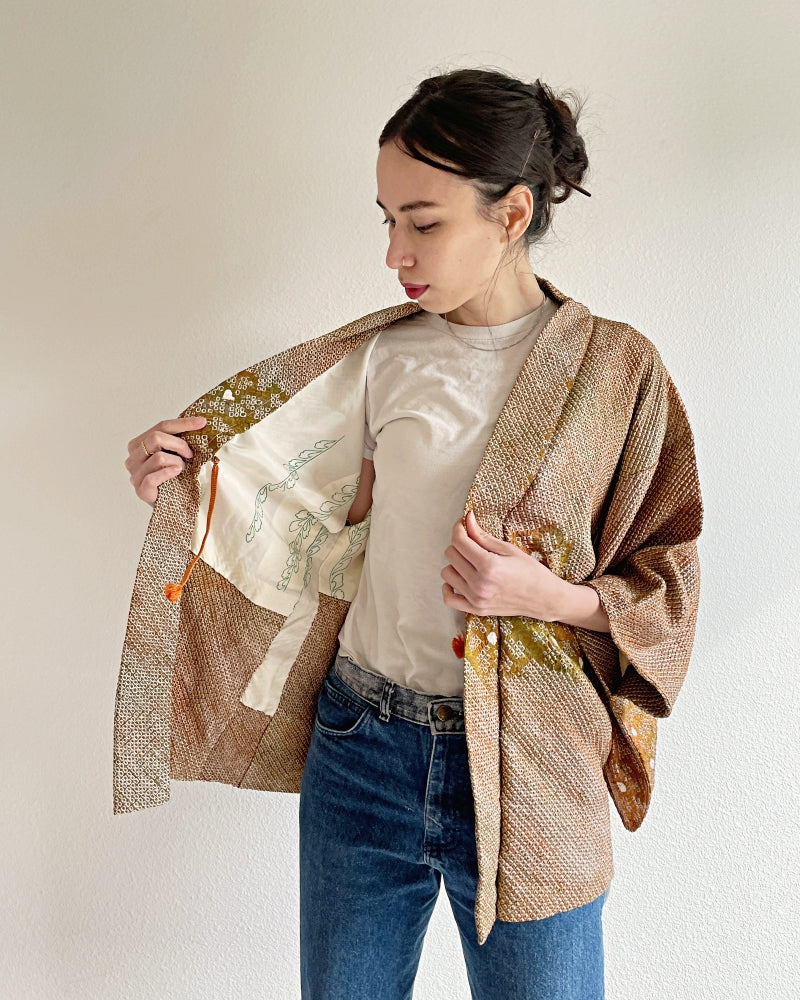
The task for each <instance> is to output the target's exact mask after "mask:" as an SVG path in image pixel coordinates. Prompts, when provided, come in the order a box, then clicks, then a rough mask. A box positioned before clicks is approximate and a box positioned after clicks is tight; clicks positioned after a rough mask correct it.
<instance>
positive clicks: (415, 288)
mask: <svg viewBox="0 0 800 1000" xmlns="http://www.w3.org/2000/svg"><path fill="white" fill-rule="evenodd" d="M403 288H405V290H406V295H407V296H408V297H409V298H410V299H418V298H419V297H420V295H422V293H423V292H426V291H427V290H428V289H429V288H430V285H406V284H405V283H404V284H403Z"/></svg>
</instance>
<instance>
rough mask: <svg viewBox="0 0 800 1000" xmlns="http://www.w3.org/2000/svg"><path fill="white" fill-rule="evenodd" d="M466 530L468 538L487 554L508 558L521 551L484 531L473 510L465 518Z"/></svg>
mask: <svg viewBox="0 0 800 1000" xmlns="http://www.w3.org/2000/svg"><path fill="white" fill-rule="evenodd" d="M464 528H465V532H466V534H467V536H468V537H469V538H470V539H472V540H473V541H474V542H475V543H476V544H478V545H480V547H481V548H482V549H485V550H486V551H487V552H494V553H495V554H497V555H504V556H507V555H511V554H513V553H516V552H518V551H519V550H518V549H517V547H516V546H515V545H512V544H511V543H510V542H505V541H503V540H502V539H501V538H495V537H494V535H491V534H489V532H488V531H484V530H483V528H482V527H481V526H480V525H479V524H478V521H477V518H476V517H475V514H474V513H473V511H471V510H469V511H467V516H466V517H465V518H464Z"/></svg>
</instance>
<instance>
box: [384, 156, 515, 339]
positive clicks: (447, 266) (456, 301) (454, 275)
mask: <svg viewBox="0 0 800 1000" xmlns="http://www.w3.org/2000/svg"><path fill="white" fill-rule="evenodd" d="M377 179H378V199H377V200H378V204H379V205H380V206H381V208H382V209H383V211H384V214H385V216H386V224H387V227H388V230H389V249H388V251H387V254H386V264H387V266H388V267H391V268H393V269H394V270H396V271H397V277H398V280H399V281H400V283H401V284H402V285H403V286H404V287H405V288H406V292H407V294H408V295H409V297H410V298H412V299H416V300H418V301H419V304H420V306H422V308H423V309H425V310H427V311H428V312H436V313H447V314H448V318H449V319H451V320H452V321H453V322H457V323H465V324H467V325H472V326H482V325H484V324H486V323H487V322H489V321H490V320H488V319H487V315H488V314H487V305H488V303H489V300H490V299H491V300H492V302H493V304H494V303H495V301H496V299H497V296H498V295H499V298H500V299H502V298H503V297H504V296H503V288H502V285H503V280H504V279H505V277H506V274H505V273H504V272H507V271H509V270H512V271H513V268H512V269H509V268H501V269H500V270H499V271H498V273H497V274H495V272H496V271H497V268H498V264H499V263H500V261H501V259H502V257H503V255H504V252H505V251H506V247H507V243H508V232H507V231H506V229H505V227H504V226H503V225H498V224H497V223H494V222H490V221H488V220H487V219H485V218H484V217H483V216H482V215H480V214H479V212H478V203H477V192H476V191H475V188H474V187H473V186H472V184H470V182H469V181H466V180H464V179H462V178H460V177H457V176H456V175H455V174H451V173H448V172H447V171H446V170H438V169H437V168H436V167H431V166H429V165H428V164H427V163H422V162H421V161H420V160H415V159H414V158H413V157H411V156H409V155H408V154H407V153H404V152H403V151H402V150H401V149H400V147H399V146H397V144H396V143H395V142H387V143H385V144H384V145H383V146H382V147H381V149H380V152H379V153H378V165H377ZM493 278H494V280H493ZM492 311H494V309H493V310H492Z"/></svg>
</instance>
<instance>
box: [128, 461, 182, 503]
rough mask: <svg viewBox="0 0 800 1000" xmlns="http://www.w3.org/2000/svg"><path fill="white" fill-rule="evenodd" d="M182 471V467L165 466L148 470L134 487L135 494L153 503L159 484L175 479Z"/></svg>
mask: <svg viewBox="0 0 800 1000" xmlns="http://www.w3.org/2000/svg"><path fill="white" fill-rule="evenodd" d="M182 471H183V469H182V468H176V467H175V466H165V467H164V468H161V469H156V470H155V471H154V472H148V474H147V475H146V476H144V477H143V479H142V480H141V482H140V483H139V485H138V486H137V487H136V495H137V496H138V497H139V498H140V499H142V500H146V501H147V503H155V500H156V497H157V496H158V488H159V486H161V485H162V483H166V482H167V480H169V479H175V478H176V477H177V476H179V475H180V474H181V472H182Z"/></svg>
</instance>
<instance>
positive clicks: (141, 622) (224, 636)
mask: <svg viewBox="0 0 800 1000" xmlns="http://www.w3.org/2000/svg"><path fill="white" fill-rule="evenodd" d="M539 282H540V284H541V286H542V287H543V289H544V290H545V292H546V293H547V294H548V295H549V296H550V297H551V298H553V299H554V300H555V302H556V304H557V306H558V308H557V311H556V313H555V315H554V316H553V318H552V319H551V320H550V322H549V323H548V324H547V325H546V326H545V328H544V330H543V331H542V333H541V335H540V337H539V339H538V341H537V342H536V344H535V346H534V348H533V350H532V351H531V353H530V355H529V356H528V358H527V359H526V361H525V363H524V364H523V366H522V369H521V371H520V373H519V375H518V377H517V380H516V382H515V384H514V386H513V388H512V390H511V392H510V395H509V397H508V400H507V402H506V404H505V406H504V407H503V409H502V411H501V413H500V416H499V418H498V421H497V423H496V425H495V428H494V431H493V433H492V435H491V438H490V440H489V443H488V445H487V448H486V451H485V453H484V456H483V459H482V461H481V464H480V466H479V468H478V470H477V473H476V475H475V478H474V480H473V483H472V487H471V489H470V491H469V494H468V496H467V497H466V498H465V505H464V509H465V511H466V510H469V509H472V510H473V511H474V512H475V515H476V517H477V520H478V522H479V524H480V525H481V526H482V527H483V528H484V529H485V530H486V531H489V532H491V533H492V534H493V535H495V536H496V537H498V538H503V539H505V540H507V541H510V542H512V543H513V544H516V545H518V546H519V547H520V548H522V549H523V550H524V551H526V552H528V553H530V554H531V557H532V558H537V559H540V560H542V561H543V562H544V563H545V564H546V565H547V566H548V567H549V568H550V569H551V570H552V571H553V572H555V573H556V574H558V575H559V576H560V577H562V578H563V579H566V580H569V581H570V582H572V583H576V584H578V583H579V584H585V585H587V586H591V587H594V588H595V589H596V590H597V591H598V593H599V595H600V598H601V601H602V603H603V606H604V607H605V609H606V611H607V613H608V616H609V620H610V623H611V633H610V634H605V633H598V632H592V631H589V630H586V629H580V628H572V627H569V626H565V625H562V624H560V623H557V622H554V623H550V622H543V621H538V620H536V619H532V618H523V617H477V616H473V615H468V616H467V623H466V626H467V627H466V634H465V637H464V638H465V644H464V707H465V718H466V731H467V744H468V750H469V763H470V774H471V779H472V786H473V794H474V797H475V823H476V839H477V847H478V866H479V882H478V893H477V898H476V901H475V920H476V927H477V931H478V938H479V940H480V941H481V942H483V941H485V940H486V938H487V936H488V934H489V931H490V930H491V927H492V924H493V922H494V920H495V919H501V920H510V921H520V920H529V919H538V918H542V917H546V916H550V915H551V914H553V913H557V912H561V911H564V910H567V909H571V908H574V907H577V906H580V905H582V904H584V903H586V902H589V901H590V900H592V899H595V898H596V897H597V896H599V895H600V894H601V893H602V892H604V891H605V890H606V889H607V887H608V884H609V882H610V879H611V876H612V871H613V868H612V856H611V841H610V828H609V812H608V809H609V807H608V793H607V792H608V791H610V793H611V796H612V798H613V800H614V802H615V804H616V806H617V809H618V811H619V812H620V815H621V816H622V818H623V821H624V822H625V824H626V826H628V828H629V829H635V828H636V827H637V826H638V825H639V824H640V823H641V821H642V819H643V818H644V815H645V813H646V811H647V807H648V804H649V801H650V796H651V793H652V787H653V779H654V766H655V737H656V718H657V717H659V716H666V715H668V714H669V712H670V711H671V709H672V706H673V704H674V701H675V698H676V696H677V694H678V690H679V688H680V686H681V683H682V681H683V677H684V675H685V672H686V669H687V667H688V663H689V658H690V654H691V648H692V643H693V639H694V631H695V623H696V617H697V607H698V594H699V583H700V573H699V565H698V559H697V549H696V540H697V537H698V535H699V533H700V530H701V525H702V501H701V496H700V489H699V483H698V477H697V469H696V463H695V457H694V443H693V438H692V432H691V429H690V427H689V423H688V419H687V416H686V412H685V409H684V406H683V404H682V402H681V399H680V397H679V395H678V393H677V390H676V389H675V386H674V385H673V383H672V381H671V379H670V377H669V374H668V373H667V371H666V369H665V367H664V365H663V362H662V361H661V358H660V357H659V354H658V352H657V350H656V349H655V347H654V346H653V344H652V343H651V342H650V341H649V340H648V339H647V338H646V337H644V336H643V335H642V334H640V333H638V332H637V331H636V330H634V329H633V328H631V327H630V326H627V325H626V324H624V323H620V322H616V321H612V320H606V319H601V318H598V317H595V316H593V315H592V314H591V313H590V312H589V310H588V309H587V308H586V307H585V306H583V305H581V304H580V303H578V302H576V301H574V300H573V299H570V298H569V297H567V296H565V295H563V294H562V293H561V292H559V291H558V290H557V289H556V288H554V287H553V286H552V285H551V284H550V283H549V282H547V281H544V280H543V279H539ZM418 309H419V306H417V305H416V304H414V303H406V304H403V305H400V306H395V307H391V308H388V309H385V310H382V311H380V312H377V313H373V314H371V315H368V316H365V317H363V318H361V319H359V320H356V321H354V322H352V323H349V324H347V325H346V326H344V327H341V328H340V329H338V330H335V331H333V332H331V333H329V334H326V335H325V336H323V337H319V338H317V339H315V340H312V341H308V342H306V343H303V344H300V345H298V346H297V347H292V348H290V349H288V350H286V351H284V352H282V353H281V354H278V355H276V356H275V357H273V358H270V359H268V360H266V361H263V362H261V363H260V364H257V365H254V366H253V367H251V368H248V369H246V370H245V371H242V372H239V373H238V374H237V375H235V376H233V377H232V378H230V379H228V380H226V381H225V382H223V383H221V384H220V385H218V386H217V387H216V388H214V389H213V390H211V391H210V392H209V393H207V394H206V395H204V396H202V397H201V398H200V399H199V400H197V402H195V403H194V404H193V405H192V406H190V407H189V408H188V409H187V410H185V411H184V415H190V414H202V415H203V416H205V417H207V418H208V421H209V423H208V424H207V425H206V427H205V428H203V430H202V431H201V432H199V433H197V434H193V435H191V437H190V440H191V445H192V449H193V451H194V458H193V460H192V463H191V465H190V467H189V468H188V469H187V471H186V472H185V473H184V474H183V475H181V476H179V477H178V478H177V479H174V480H171V481H169V482H168V483H165V484H164V485H163V486H161V487H160V489H159V498H158V500H157V502H156V505H155V508H154V511H153V515H152V518H151V521H150V525H149V528H148V531H147V536H146V539H145V543H144V548H143V551H142V556H141V560H140V564H139V569H138V572H137V577H136V583H135V586H134V593H133V599H132V602H131V610H130V617H129V622H128V628H127V633H126V637H125V644H124V649H123V656H122V667H121V671H120V677H119V683H118V689H117V702H116V713H115V771H114V810H115V812H120V813H121V812H129V811H132V810H135V809H141V808H145V807H147V806H152V805H157V804H160V803H163V802H165V801H166V800H167V799H168V798H169V782H170V778H177V779H200V780H211V781H222V782H228V783H230V784H233V785H238V786H240V787H243V788H253V789H270V790H273V791H288V792H297V791H298V790H299V787H300V781H301V777H302V772H303V765H304V761H305V756H306V752H307V748H308V744H309V741H310V738H311V731H312V726H313V720H314V712H315V703H316V697H317V693H318V691H319V688H320V686H321V684H322V679H323V677H324V675H325V673H326V671H327V669H328V667H329V666H330V664H331V662H332V660H333V658H334V655H335V653H336V647H337V635H338V632H339V629H340V628H341V625H342V623H343V621H344V618H345V615H346V613H347V609H348V607H349V603H350V601H351V600H352V597H353V596H354V594H355V590H356V588H357V586H358V580H359V574H360V567H361V562H362V560H363V548H364V545H365V543H366V538H367V535H368V530H369V520H368V519H367V520H366V521H364V522H362V524H359V525H354V526H350V525H348V524H346V520H345V519H346V516H347V512H348V509H349V504H350V502H351V500H352V496H353V495H354V492H355V489H356V487H357V481H358V474H359V471H360V464H361V448H362V442H363V428H364V389H365V378H366V366H367V362H368V359H369V352H370V350H371V347H372V346H373V344H374V337H375V335H376V334H377V333H379V332H380V331H382V330H386V333H385V334H384V336H388V337H390V336H391V329H390V327H391V324H392V323H394V322H396V321H397V320H399V319H401V318H403V317H405V316H408V315H410V314H411V313H413V312H415V311H417V310H418ZM214 456H216V457H217V459H218V462H219V465H218V489H217V501H216V507H215V510H214V517H213V523H212V525H211V531H210V534H209V539H208V543H207V546H206V549H204V551H203V557H202V558H201V559H200V560H199V562H198V563H197V566H196V568H195V570H194V573H193V575H192V577H191V579H190V580H189V582H188V583H187V585H186V587H185V589H184V591H183V596H182V598H181V600H180V602H179V603H178V604H172V603H170V602H169V601H168V600H167V599H166V598H165V597H164V586H165V585H166V584H169V583H171V582H173V581H175V580H178V579H179V578H180V577H181V574H182V573H183V571H184V568H185V567H186V565H187V562H188V560H189V558H190V556H191V554H192V553H193V552H196V551H197V547H198V545H199V541H200V539H201V537H202V534H203V529H204V527H205V522H206V508H207V504H208V493H209V469H210V464H211V462H210V460H211V459H212V457H214Z"/></svg>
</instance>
